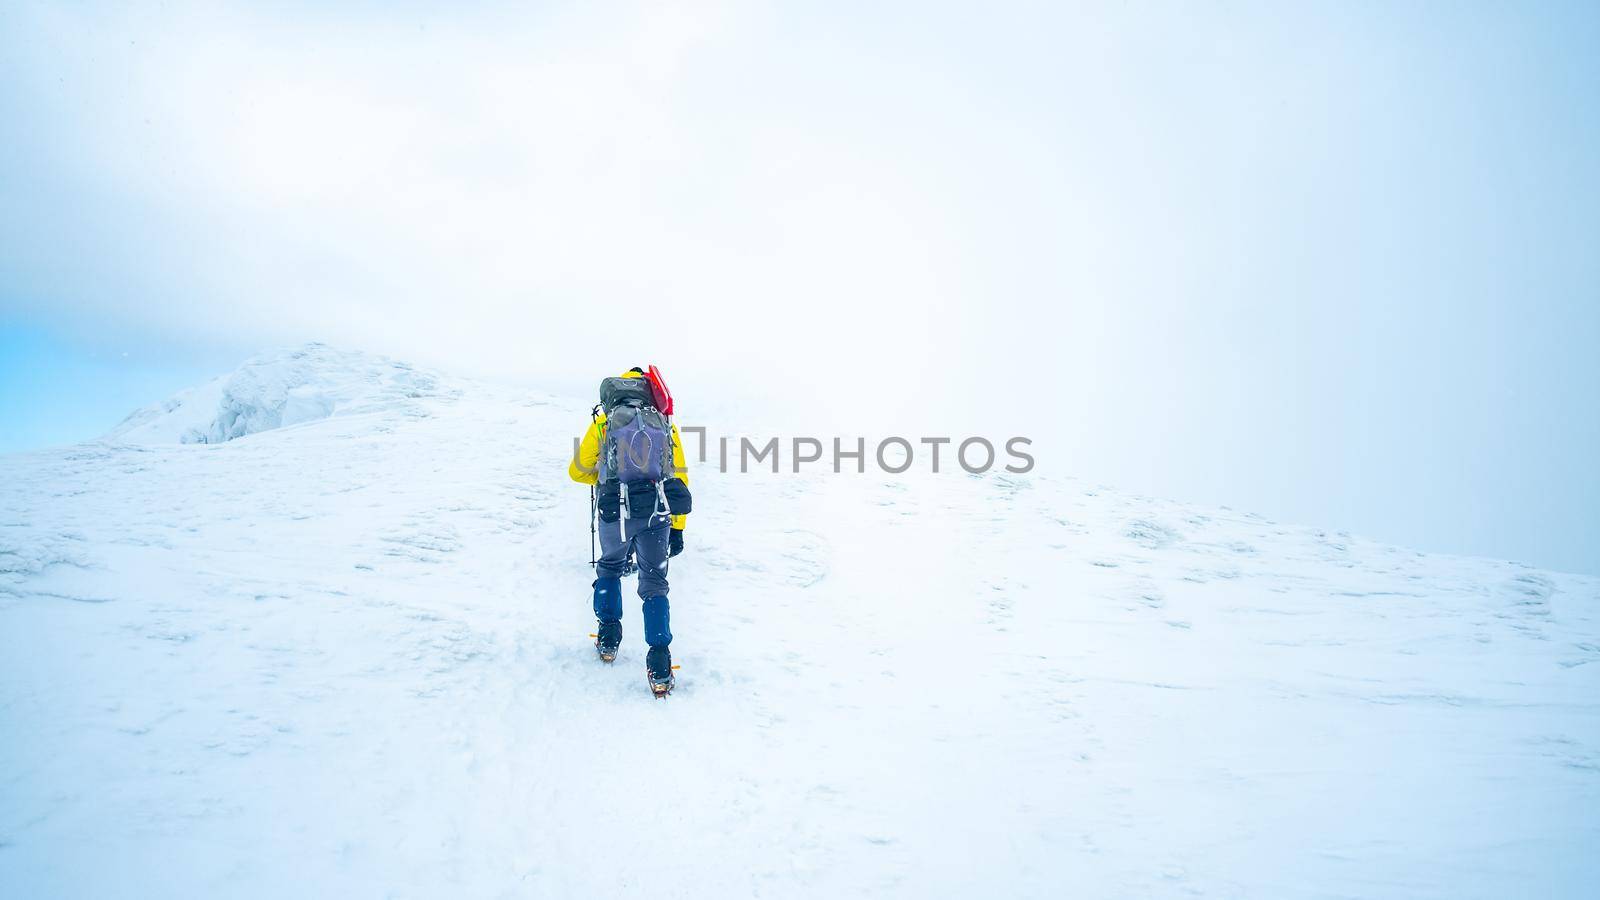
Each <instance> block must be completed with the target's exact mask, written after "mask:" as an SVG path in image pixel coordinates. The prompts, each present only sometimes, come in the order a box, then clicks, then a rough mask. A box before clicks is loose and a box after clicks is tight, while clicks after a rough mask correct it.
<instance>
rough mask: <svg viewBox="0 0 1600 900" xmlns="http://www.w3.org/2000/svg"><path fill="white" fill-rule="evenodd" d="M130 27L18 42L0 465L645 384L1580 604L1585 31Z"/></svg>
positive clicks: (187, 11) (91, 14)
mask: <svg viewBox="0 0 1600 900" xmlns="http://www.w3.org/2000/svg"><path fill="white" fill-rule="evenodd" d="M135 6H138V5H135ZM142 6H143V8H135V9H129V8H127V7H126V6H125V5H123V4H116V5H109V4H108V5H105V6H101V5H97V4H90V3H83V4H71V5H67V4H42V3H40V4H35V3H27V2H17V3H7V4H5V6H4V7H3V8H0V129H3V132H0V215H3V221H0V314H3V317H4V320H3V323H0V328H3V329H4V335H3V338H4V339H3V340H0V350H3V351H4V352H5V353H6V355H7V359H6V360H4V361H3V362H0V402H3V403H4V404H5V406H4V409H3V410H0V422H3V423H4V425H3V426H0V427H4V428H5V429H6V430H5V432H4V433H0V450H15V449H24V448H27V447H33V446H42V445H47V444H54V443H62V442H67V441H74V440H82V439H87V438H91V437H93V436H95V435H97V434H99V433H100V432H102V431H103V430H105V429H106V428H108V427H110V426H111V425H112V424H114V422H115V421H116V419H118V418H120V416H121V415H122V414H123V413H124V412H126V411H127V409H126V407H128V406H130V405H138V404H142V403H144V402H150V401H154V400H156V399H159V398H160V397H161V396H163V395H165V394H166V393H170V392H171V390H174V389H176V388H178V387H182V386H184V385H186V384H188V383H191V382H193V381H196V380H199V378H201V377H203V376H204V375H206V374H210V373H214V372H220V371H225V370H226V369H228V368H231V366H232V365H233V364H234V363H236V362H237V361H238V360H239V359H241V358H242V357H243V356H245V355H248V354H250V353H253V352H255V351H257V350H260V349H263V348H266V347H272V346H277V345H283V344H290V343H297V342H301V341H305V340H310V339H318V340H324V341H327V342H329V343H333V344H337V345H342V346H351V347H356V348H364V349H371V350H375V351H380V352H386V353H389V354H391V355H395V356H400V357H405V358H409V359H412V360H414V361H417V362H421V363H424V364H431V365H436V366H440V367H443V368H447V369H454V370H458V371H463V372H468V373H472V374H480V375H493V376H498V377H503V378H510V379H516V380H519V381H521V382H525V383H528V384H534V385H547V386H550V387H552V388H554V389H559V390H571V391H574V392H587V391H589V390H590V389H592V384H593V382H594V380H595V379H596V378H597V377H598V375H600V374H605V373H608V372H610V371H611V370H614V369H619V368H622V367H625V366H627V365H631V364H633V363H635V362H638V361H645V360H652V361H656V362H658V363H659V364H661V365H662V367H663V368H664V369H666V370H667V371H668V373H669V374H670V375H672V376H673V380H674V382H675V384H674V388H675V390H676V391H677V393H678V394H679V395H680V396H681V397H682V398H683V399H684V401H685V405H686V407H687V408H688V410H690V411H692V410H694V409H695V408H696V406H697V401H698V405H699V406H700V408H701V409H704V410H712V409H716V410H724V411H726V410H741V409H744V410H750V411H760V412H761V415H759V416H752V418H759V419H761V420H763V421H779V422H781V423H783V424H784V426H785V427H788V428H792V429H793V430H794V431H807V432H817V433H820V434H823V435H826V434H831V433H836V432H840V431H843V432H845V433H865V434H868V435H869V436H871V435H874V434H881V433H887V432H889V431H890V430H891V429H892V430H894V431H897V432H900V433H906V434H910V435H912V436H915V435H923V434H925V435H944V434H955V435H961V434H965V433H984V434H988V435H991V436H993V437H996V438H1003V437H1006V436H1009V435H1012V434H1027V435H1029V436H1032V437H1034V438H1035V440H1036V450H1037V455H1038V457H1039V459H1040V468H1041V471H1044V472H1051V473H1063V474H1073V475H1077V476H1080V477H1084V478H1089V479H1093V480H1101V481H1105V482H1107V483H1111V484H1115V485H1118V486H1121V487H1123V488H1126V489H1129V490H1134V491H1138V492H1141V493H1147V494H1153V495H1161V496H1170V497H1174V498H1179V499H1187V500H1194V501H1199V502H1204V503H1211V504H1228V505H1231V506H1234V507H1237V508H1242V509H1248V510H1254V511H1258V512H1261V513H1264V514H1267V515H1269V516H1273V517H1275V518H1280V519H1284V520H1288V521H1294V522H1301V523H1306V524H1314V525H1325V526H1329V527H1333V528H1346V529H1352V530H1354V531H1357V532H1359V533H1363V534H1367V535H1370V536H1373V537H1376V538H1381V539H1385V540H1390V541H1394V542H1397V543H1404V544H1409V545H1414V546H1418V547H1421V548H1424V549H1429V550H1440V551H1449V552H1460V553H1472V554H1484V555H1492V556H1498V557H1508V558H1513V559H1521V560H1525V561H1528V562H1531V563H1535V564H1539V565H1544V566H1551V567H1557V568H1564V569H1573V570H1585V571H1591V572H1594V571H1600V465H1597V463H1596V460H1600V350H1597V348H1600V252H1597V251H1596V247H1600V4H1594V3H1572V4H1560V3H1528V4H1510V3H1498V2H1496V3H1484V4H1474V3H1467V2H1447V3H1424V2H1408V3H1371V4H1367V3H1345V2H1341V3H1322V4H1319V3H1294V4H1283V3H1260V4H1255V3H1162V4H1149V3H1139V2H1126V3H1123V2H1119V3H1103V4H1093V3H1091V4H1070V3H1069V4H1063V3H1036V4H1007V3H986V4H970V3H968V4H954V3H951V4H939V3H930V2H926V0H923V2H915V3H903V4H893V3H890V4H861V3H837V4H824V3H788V4H782V5H779V4H759V3H727V4H717V3H704V4H702V3H685V4H676V3H664V2H649V3H638V4H632V3H625V4H609V3H568V4H543V5H539V6H538V7H537V8H533V9H528V8H524V7H527V6H530V5H528V4H516V5H515V8H509V6H510V5H508V7H500V6H496V5H479V4H461V3H451V4H444V3H441V4H423V3H400V4H390V3H376V2H374V3H353V4H352V3H345V4H317V3H277V4H257V5H256V6H255V8H251V7H247V6H244V5H231V4H226V3H201V4H193V5H189V4H184V3H165V4H161V5H159V6H157V5H155V4H144V5H142ZM328 6H337V7H338V9H337V11H330V10H329V9H326V8H324V7H328ZM139 391H149V392H150V393H151V394H152V395H151V396H144V397H142V398H139V399H137V402H132V400H133V398H132V397H131V396H130V395H131V394H133V393H135V392H139ZM705 424H708V425H711V426H712V427H716V426H717V424H718V423H716V422H709V423H705Z"/></svg>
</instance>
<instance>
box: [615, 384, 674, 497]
mask: <svg viewBox="0 0 1600 900" xmlns="http://www.w3.org/2000/svg"><path fill="white" fill-rule="evenodd" d="M600 406H601V408H602V409H604V410H605V412H606V425H605V438H604V440H603V441H602V442H601V444H600V482H601V483H602V484H606V483H610V482H620V483H621V484H623V485H626V486H630V487H633V486H642V485H641V484H640V483H641V482H643V483H648V484H650V486H651V487H652V488H655V489H657V490H659V486H660V484H661V482H663V481H665V480H666V479H668V478H671V477H672V476H673V474H674V473H673V465H672V427H671V426H670V425H669V424H668V423H667V417H666V416H664V415H662V414H661V412H660V410H658V409H656V401H655V396H654V395H653V393H652V392H651V390H650V383H649V382H648V381H646V380H645V379H643V378H607V379H605V380H604V381H602V382H600Z"/></svg>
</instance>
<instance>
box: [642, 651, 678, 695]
mask: <svg viewBox="0 0 1600 900" xmlns="http://www.w3.org/2000/svg"><path fill="white" fill-rule="evenodd" d="M644 670H645V675H646V676H647V677H648V678H649V679H650V692H651V693H652V694H655V695H656V696H657V697H665V696H666V695H668V694H670V693H672V681H673V678H672V651H671V650H668V649H667V648H666V647H651V648H650V652H649V653H646V654H645V657H644Z"/></svg>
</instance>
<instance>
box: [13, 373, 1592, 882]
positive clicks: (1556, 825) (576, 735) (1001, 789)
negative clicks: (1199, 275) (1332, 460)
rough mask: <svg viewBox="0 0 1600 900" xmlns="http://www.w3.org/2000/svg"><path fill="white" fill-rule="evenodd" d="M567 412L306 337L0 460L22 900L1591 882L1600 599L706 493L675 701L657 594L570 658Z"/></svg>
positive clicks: (1055, 498)
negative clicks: (665, 666)
mask: <svg viewBox="0 0 1600 900" xmlns="http://www.w3.org/2000/svg"><path fill="white" fill-rule="evenodd" d="M599 374H604V373H599ZM597 378H598V375H597ZM589 402H590V401H589V400H588V398H556V397H548V396H539V395H530V394H527V393H519V392H517V391H513V390H510V389H507V388H500V387H495V386H487V385H480V384H473V383H469V382H465V381H460V382H448V383H447V380H446V379H444V378H442V377H441V376H438V375H434V374H431V373H424V372H421V371H419V370H416V369H413V368H411V367H409V366H406V365H403V364H400V363H395V362H392V361H389V360H383V359H378V358H372V357H365V356H362V355H360V354H352V353H344V352H339V351H335V350H332V349H330V348H326V347H321V346H317V345H312V346H309V347H306V348H303V349H300V350H296V351H293V352H288V353H280V354H273V355H269V356H264V357H261V358H258V359H256V360H253V361H251V362H250V363H247V364H246V365H245V366H244V367H242V368H241V369H240V370H239V371H238V372H236V373H234V374H233V375H231V376H228V377H226V378H223V379H219V380H218V381H217V382H213V383H212V384H209V385H206V386H204V387H201V388H197V389H195V390H194V391H190V392H188V393H186V394H183V395H180V396H179V397H176V398H174V399H173V400H171V401H168V402H167V403H165V404H162V405H160V406H157V407H152V408H150V409H147V410H142V411H140V412H138V413H135V414H134V415H133V416H132V417H130V418H129V420H128V421H126V422H124V423H123V424H122V425H121V426H119V427H118V428H117V429H115V430H114V431H113V432H112V433H111V434H110V435H108V436H107V439H106V440H104V441H101V442H97V443H90V444H84V445H80V446H74V447H68V448H63V449H60V450H54V451H48V452H40V453H31V454H22V455H12V456H7V457H3V458H0V735H3V737H0V896H6V897H19V898H21V897H27V898H49V897H111V896H116V897H163V898H165V897H220V896H226V897H284V896H327V897H369V896H384V897H546V896H548V897H568V896H618V895H635V894H636V895H640V896H650V897H657V898H669V897H744V896H769V897H828V896H891V897H972V896H1016V897H1061V896H1081V897H1172V896H1215V897H1269V898H1300V897H1304V898H1311V897H1441V898H1444V897H1450V898H1459V897H1485V898H1488V897H1507V896H1539V897H1573V898H1577V897H1588V896H1593V891H1594V885H1595V884H1597V883H1600V853H1596V852H1595V851H1596V848H1597V847H1600V621H1597V613H1600V581H1597V580H1596V579H1593V578H1587V577H1580V576H1573V575H1562V574H1555V573H1550V572H1541V571H1536V570H1533V569H1530V568H1527V567H1525V566H1521V565H1517V564H1513V563H1506V562H1498V561H1492V560H1484V559H1467V558H1456V557H1446V556H1437V555H1427V554H1422V553H1417V552H1414V551H1410V550H1406V549H1402V548H1398V547H1391V546H1385V545H1381V544H1377V543H1373V542H1370V541H1366V540H1362V539H1360V538H1357V537H1353V536H1350V535H1346V534H1340V533H1329V532H1326V531H1321V530H1317V529H1314V528H1302V527H1295V526H1288V525H1281V524H1278V523H1275V522H1271V521H1268V520H1265V519H1262V518H1260V517H1257V516H1253V515H1249V514H1246V513H1240V512H1235V511H1231V510H1226V509H1221V510H1218V509H1200V508H1195V507H1191V506H1185V505H1181V504H1177V503H1171V502H1163V501H1159V500H1152V499H1146V498H1142V497H1137V496H1131V495H1128V494H1123V493H1118V492H1115V491H1111V490H1106V489H1102V488H1099V487H1096V486H1095V485H1093V484H1092V483H1088V482H1083V481H1078V480H1076V479H1073V478H1068V477H1062V476H1060V475H1057V474H1050V473H1038V474H1033V475H1026V476H1019V475H1010V474H1005V473H1002V472H994V473H990V474H986V475H983V476H971V475H968V474H965V473H963V472H960V471H959V470H957V471H955V472H954V473H952V472H950V471H946V472H941V473H939V474H934V473H931V472H927V471H919V472H912V473H907V474H905V475H898V476H895V475H886V474H855V473H851V472H848V471H847V472H846V473H844V474H837V475H836V474H833V473H831V472H828V471H825V470H824V471H821V472H818V473H815V474H801V475H792V474H787V473H785V474H779V475H774V474H772V473H770V472H767V473H763V474H755V473H751V474H743V475H741V474H738V473H737V472H736V471H735V472H730V473H727V474H722V473H718V472H717V471H715V458H714V457H715V455H714V454H713V461H712V464H711V465H704V464H700V465H696V464H695V462H693V461H692V460H691V477H692V479H693V486H694V490H695V510H696V511H695V513H694V515H693V516H692V517H691V519H690V526H689V531H688V535H687V536H688V542H687V543H688V551H687V552H686V553H685V555H684V556H682V557H680V558H679V559H677V560H675V561H674V562H673V565H672V570H671V576H672V595H671V599H672V610H673V632H674V633H675V635H676V637H677V639H676V641H675V643H674V645H673V649H674V653H675V657H676V660H677V661H678V662H679V663H680V664H681V665H682V669H681V670H680V672H679V677H680V681H679V687H678V689H677V691H676V692H675V693H674V695H673V696H672V697H671V698H670V699H668V700H666V701H656V700H653V699H652V698H651V697H650V695H649V692H648V690H647V689H646V687H645V683H644V674H643V656H644V646H643V641H642V638H641V636H640V635H641V626H640V621H639V610H638V604H637V602H630V604H629V606H628V608H629V614H628V618H627V619H626V621H625V623H624V628H625V639H624V645H623V655H622V657H621V659H620V660H619V661H618V662H617V664H616V665H614V666H609V667H608V666H606V665H604V664H602V663H600V662H599V661H598V660H596V659H595V657H594V652H593V648H592V646H591V641H590V639H589V637H588V633H589V632H590V631H592V630H593V618H592V615H591V613H590V610H589V581H590V579H591V577H592V576H591V573H590V570H589V567H588V565H587V561H588V556H587V554H588V552H589V548H588V540H589V536H588V533H587V532H588V528H587V524H586V515H587V509H588V498H587V493H586V491H585V489H584V488H582V487H580V486H578V485H575V484H573V483H571V482H570V481H568V480H567V476H566V472H565V467H566V462H567V458H568V455H569V454H570V452H571V446H572V444H571V441H572V438H573V437H574V436H576V435H578V434H580V433H581V430H582V428H583V427H584V426H585V425H586V423H587V421H588V407H589ZM679 402H680V405H681V407H682V409H681V410H680V418H682V419H684V420H685V421H687V422H690V423H691V424H707V425H712V426H715V428H716V430H717V431H718V432H721V433H728V434H738V433H739V423H736V422H734V423H730V422H716V423H697V422H693V421H692V420H693V416H694V413H693V398H688V397H683V398H679ZM289 426H294V427H289ZM630 589H631V588H630Z"/></svg>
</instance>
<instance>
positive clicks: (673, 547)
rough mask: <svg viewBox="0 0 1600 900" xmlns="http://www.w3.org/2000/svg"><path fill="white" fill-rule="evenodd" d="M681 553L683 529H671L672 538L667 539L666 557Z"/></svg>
mask: <svg viewBox="0 0 1600 900" xmlns="http://www.w3.org/2000/svg"><path fill="white" fill-rule="evenodd" d="M682 552H683V529H682V528H674V529H672V536H671V537H669V538H667V555H668V556H677V555H678V554H679V553H682Z"/></svg>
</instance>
